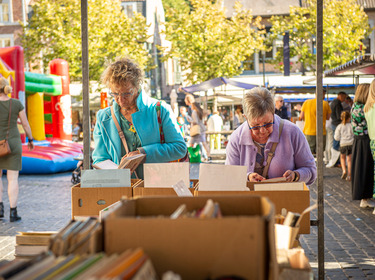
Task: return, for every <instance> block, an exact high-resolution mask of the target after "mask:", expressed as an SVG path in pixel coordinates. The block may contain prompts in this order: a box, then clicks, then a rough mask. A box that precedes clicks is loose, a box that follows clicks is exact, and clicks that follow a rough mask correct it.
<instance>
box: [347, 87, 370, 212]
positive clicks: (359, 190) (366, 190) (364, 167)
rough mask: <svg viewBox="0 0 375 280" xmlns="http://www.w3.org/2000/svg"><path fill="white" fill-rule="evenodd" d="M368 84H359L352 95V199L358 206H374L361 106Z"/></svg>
mask: <svg viewBox="0 0 375 280" xmlns="http://www.w3.org/2000/svg"><path fill="white" fill-rule="evenodd" d="M369 89H370V84H360V85H358V87H357V90H356V92H355V96H354V100H353V101H354V104H353V107H352V110H351V115H352V119H351V123H352V129H353V134H354V142H353V154H352V199H353V200H361V202H360V207H362V208H365V207H375V201H373V200H372V196H373V191H374V175H373V172H374V160H373V158H372V155H371V149H370V138H369V135H368V129H367V122H366V119H365V113H364V111H363V108H364V107H365V104H366V100H367V97H368V94H369Z"/></svg>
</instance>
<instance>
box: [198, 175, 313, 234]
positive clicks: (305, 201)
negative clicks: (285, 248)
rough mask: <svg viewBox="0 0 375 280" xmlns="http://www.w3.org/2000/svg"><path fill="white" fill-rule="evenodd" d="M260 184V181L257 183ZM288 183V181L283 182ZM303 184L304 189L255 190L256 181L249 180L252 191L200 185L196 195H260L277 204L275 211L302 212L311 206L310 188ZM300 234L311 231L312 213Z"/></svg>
mask: <svg viewBox="0 0 375 280" xmlns="http://www.w3.org/2000/svg"><path fill="white" fill-rule="evenodd" d="M257 184H259V183H257ZM283 184H287V183H283ZM301 184H303V190H299V191H296V190H294V191H254V183H251V182H248V183H247V187H248V188H249V189H250V191H199V186H198V187H197V188H196V190H195V191H194V196H202V195H203V196H207V195H239V194H241V195H260V196H266V197H268V198H269V199H270V200H271V201H272V202H273V203H274V205H275V213H276V214H281V209H282V208H285V209H286V210H287V211H292V212H297V213H302V212H303V210H305V209H306V208H307V207H309V206H310V190H309V188H308V187H307V186H306V184H305V183H303V182H301ZM299 233H300V234H309V233H310V213H307V214H306V215H305V216H304V217H303V219H302V221H301V224H300V229H299Z"/></svg>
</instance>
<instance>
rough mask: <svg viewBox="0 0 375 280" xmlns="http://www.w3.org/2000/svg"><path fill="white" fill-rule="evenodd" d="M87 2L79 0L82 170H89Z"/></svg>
mask: <svg viewBox="0 0 375 280" xmlns="http://www.w3.org/2000/svg"><path fill="white" fill-rule="evenodd" d="M87 7H88V5H87V0H81V39H82V95H83V99H82V107H83V169H90V140H91V135H90V132H91V130H90V100H89V38H88V21H87Z"/></svg>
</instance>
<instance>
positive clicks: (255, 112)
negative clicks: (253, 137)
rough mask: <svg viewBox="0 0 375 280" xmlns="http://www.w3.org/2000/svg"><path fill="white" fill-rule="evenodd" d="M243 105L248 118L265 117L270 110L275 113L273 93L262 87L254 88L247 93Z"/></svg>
mask: <svg viewBox="0 0 375 280" xmlns="http://www.w3.org/2000/svg"><path fill="white" fill-rule="evenodd" d="M242 107H243V110H244V114H245V116H246V118H247V119H248V120H252V119H257V118H260V117H263V116H264V115H265V114H267V113H268V112H270V113H272V114H274V113H275V104H274V101H273V97H272V94H271V93H270V92H269V91H268V89H266V88H261V87H256V88H253V89H251V90H250V91H248V92H247V93H246V94H245V96H244V98H243V100H242Z"/></svg>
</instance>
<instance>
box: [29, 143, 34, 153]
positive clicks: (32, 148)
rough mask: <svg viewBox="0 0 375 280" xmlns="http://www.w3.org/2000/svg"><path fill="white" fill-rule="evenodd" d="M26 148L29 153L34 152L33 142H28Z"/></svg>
mask: <svg viewBox="0 0 375 280" xmlns="http://www.w3.org/2000/svg"><path fill="white" fill-rule="evenodd" d="M27 147H28V148H29V151H32V150H34V142H33V141H31V142H29V143H28V144H27Z"/></svg>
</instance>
